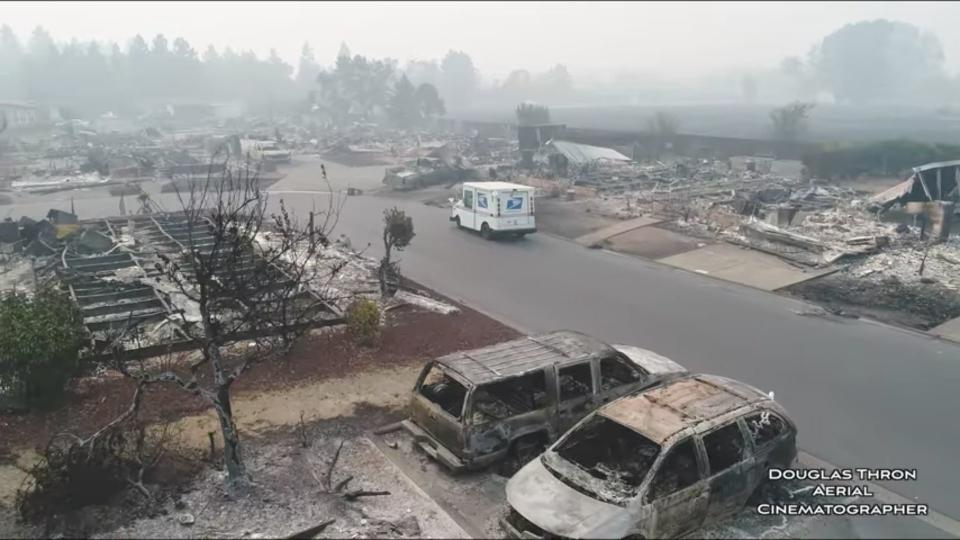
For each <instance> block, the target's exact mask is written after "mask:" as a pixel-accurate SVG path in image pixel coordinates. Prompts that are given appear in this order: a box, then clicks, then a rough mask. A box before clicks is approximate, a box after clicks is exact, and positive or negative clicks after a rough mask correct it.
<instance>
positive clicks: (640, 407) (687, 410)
mask: <svg viewBox="0 0 960 540" xmlns="http://www.w3.org/2000/svg"><path fill="white" fill-rule="evenodd" d="M759 402H770V403H772V404H773V405H774V406H775V407H776V408H777V409H779V406H778V405H776V402H774V401H773V400H772V398H771V397H770V396H768V395H767V394H764V393H763V392H761V391H759V390H757V389H756V388H753V387H751V386H749V385H747V384H744V383H742V382H739V381H735V380H733V379H727V378H726V377H719V376H716V375H705V374H697V375H690V376H687V377H684V378H681V379H678V380H675V381H672V382H669V383H666V384H664V385H663V386H659V387H654V388H649V389H647V390H644V391H643V392H638V393H636V394H633V395H631V396H626V397H623V398H621V399H619V400H617V401H615V402H613V403H611V404H609V405H607V406H606V407H603V408H601V409H600V410H599V411H598V413H597V414H600V415H602V416H605V417H607V418H609V419H611V420H614V421H616V422H618V423H620V424H623V425H624V426H627V427H629V428H631V429H633V430H634V431H637V432H638V433H641V434H642V435H644V436H646V437H647V438H649V439H650V440H652V441H654V442H656V443H657V444H661V445H662V444H663V443H664V442H666V441H667V440H668V439H670V438H671V437H673V436H674V435H677V434H679V433H681V432H682V431H684V430H686V429H687V428H691V429H692V428H695V427H697V426H698V425H700V424H702V423H704V422H708V421H710V420H712V419H714V418H717V417H719V416H722V415H724V414H726V413H728V412H731V411H734V410H736V409H740V408H742V407H746V406H748V405H753V404H755V403H759Z"/></svg>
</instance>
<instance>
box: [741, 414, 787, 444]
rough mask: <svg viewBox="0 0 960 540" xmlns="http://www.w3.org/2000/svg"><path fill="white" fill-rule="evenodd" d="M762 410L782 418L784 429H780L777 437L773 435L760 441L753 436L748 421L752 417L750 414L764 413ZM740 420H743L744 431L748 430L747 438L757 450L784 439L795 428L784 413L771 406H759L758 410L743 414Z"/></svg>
mask: <svg viewBox="0 0 960 540" xmlns="http://www.w3.org/2000/svg"><path fill="white" fill-rule="evenodd" d="M762 412H769V413H770V414H772V415H773V416H775V417H777V418H779V419H780V423H781V425H782V426H783V429H782V430H781V431H780V433H778V434H777V435H776V436H775V437H773V438H772V439H770V440H768V441H767V442H764V443H758V442H757V441H755V440H754V438H753V433H752V432H751V431H750V425H749V424H748V423H747V418H748V417H750V416H753V415H754V414H759V413H762ZM740 420H741V421H742V422H743V430H744V431H745V432H746V434H747V439H748V440H749V441H750V445H751V446H752V447H753V448H754V449H755V450H761V449H766V448H767V447H768V446H770V445H772V444H774V443H776V442H777V441H778V440H781V439H783V438H784V437H785V436H786V435H787V434H789V433H790V432H791V431H792V429H793V428H792V426H791V424H790V422H788V421H787V419H786V418H784V417H783V415H782V414H779V413H777V411H775V410H773V409H771V408H769V407H761V408H759V409H756V410H753V411H750V412H748V413H745V414H744V415H742V416H741V417H740Z"/></svg>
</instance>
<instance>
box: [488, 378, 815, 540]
mask: <svg viewBox="0 0 960 540" xmlns="http://www.w3.org/2000/svg"><path fill="white" fill-rule="evenodd" d="M796 435H797V428H796V426H795V425H794V423H793V422H792V421H791V420H790V418H789V417H788V416H787V414H786V412H785V411H784V410H783V408H782V407H780V405H778V404H777V403H776V402H775V401H773V399H772V398H771V397H770V396H767V395H766V394H764V393H763V392H760V391H759V390H757V389H756V388H753V387H751V386H749V385H747V384H744V383H741V382H738V381H734V380H731V379H726V378H723V377H717V376H714V375H688V376H685V377H680V378H677V379H674V380H672V381H669V382H666V383H664V384H662V385H660V386H658V387H656V388H650V389H648V390H645V391H641V392H637V393H635V394H633V395H630V396H626V397H623V398H621V399H619V400H617V401H615V402H613V403H610V404H608V405H606V406H604V407H602V408H600V409H599V410H597V411H596V412H595V413H593V414H591V415H590V416H588V417H586V418H585V419H583V421H581V422H580V423H579V424H578V425H577V426H576V427H574V428H573V429H571V430H570V431H568V432H567V433H565V434H564V435H563V436H562V437H561V438H560V440H559V441H557V442H556V443H555V444H554V445H553V446H551V447H550V448H549V449H548V450H547V451H546V452H544V453H543V455H542V456H541V457H540V459H537V460H533V461H531V462H530V463H528V464H527V465H526V466H525V467H524V468H523V469H521V470H520V472H518V473H517V474H516V475H515V476H514V477H513V478H511V479H510V481H509V482H508V483H507V502H508V503H509V504H510V510H509V515H508V516H507V517H506V519H504V520H502V521H501V525H502V526H503V528H504V529H505V531H506V532H507V534H508V535H509V536H512V537H514V538H554V537H564V538H626V537H642V538H665V537H674V536H679V535H684V534H687V533H690V532H691V531H694V530H696V529H697V528H699V527H700V526H702V525H706V524H709V523H712V522H716V521H718V520H720V519H722V518H724V517H726V516H729V515H731V514H733V513H735V512H737V511H739V510H740V509H741V508H743V506H744V504H745V503H746V502H747V500H748V499H749V498H750V496H751V495H752V494H753V493H754V492H755V491H756V490H757V488H758V487H760V486H761V485H762V484H763V482H764V480H766V478H767V471H768V469H770V468H774V467H776V468H784V467H790V466H792V465H793V464H794V462H795V460H796V457H797V444H796Z"/></svg>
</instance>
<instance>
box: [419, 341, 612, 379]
mask: <svg viewBox="0 0 960 540" xmlns="http://www.w3.org/2000/svg"><path fill="white" fill-rule="evenodd" d="M614 353H615V351H614V349H613V348H612V347H610V346H609V345H607V344H605V343H603V342H601V341H599V340H597V339H594V338H592V337H590V336H587V335H584V334H581V333H579V332H572V331H569V330H564V331H559V332H551V333H549V334H542V335H539V336H528V337H523V338H520V339H515V340H512V341H507V342H504V343H498V344H496V345H490V346H488V347H483V348H481V349H475V350H472V351H461V352H456V353H453V354H449V355H447V356H444V357H442V358H439V359H437V362H438V363H439V364H441V365H443V366H445V367H446V368H447V369H449V370H450V371H453V372H455V373H457V374H459V375H460V376H461V377H463V378H464V379H465V380H466V381H469V382H471V383H473V384H476V385H480V384H486V383H489V382H493V381H497V380H501V379H505V378H508V377H514V376H517V375H522V374H524V373H528V372H530V371H534V370H537V369H542V368H544V367H546V366H552V365H555V364H564V363H568V362H575V361H583V360H587V359H590V358H599V357H601V356H604V355H608V354H614Z"/></svg>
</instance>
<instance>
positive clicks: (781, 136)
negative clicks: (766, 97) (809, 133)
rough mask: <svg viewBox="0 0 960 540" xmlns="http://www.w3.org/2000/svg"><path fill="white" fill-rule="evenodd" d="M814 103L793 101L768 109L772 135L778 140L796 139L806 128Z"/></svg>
mask: <svg viewBox="0 0 960 540" xmlns="http://www.w3.org/2000/svg"><path fill="white" fill-rule="evenodd" d="M815 106H816V104H815V103H802V102H800V101H795V102H793V103H790V104H789V105H784V106H783V107H780V108H778V109H774V110H772V111H770V127H771V130H772V131H773V137H774V139H776V140H780V141H796V140H797V139H799V138H800V136H801V135H803V133H804V132H805V131H806V130H807V119H808V117H809V116H810V111H812V110H813V108H814V107H815Z"/></svg>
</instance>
